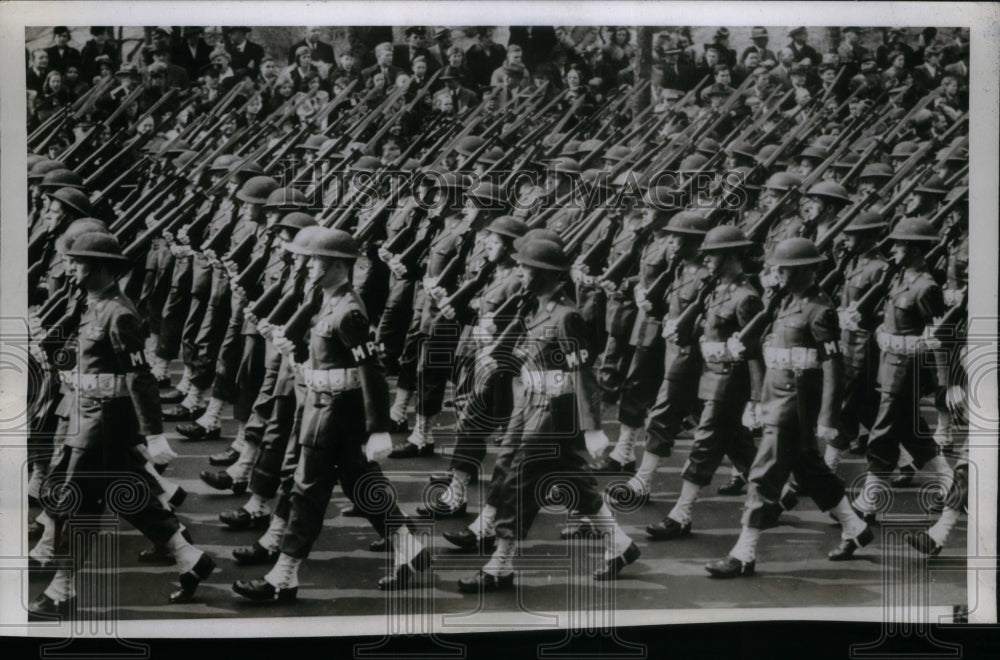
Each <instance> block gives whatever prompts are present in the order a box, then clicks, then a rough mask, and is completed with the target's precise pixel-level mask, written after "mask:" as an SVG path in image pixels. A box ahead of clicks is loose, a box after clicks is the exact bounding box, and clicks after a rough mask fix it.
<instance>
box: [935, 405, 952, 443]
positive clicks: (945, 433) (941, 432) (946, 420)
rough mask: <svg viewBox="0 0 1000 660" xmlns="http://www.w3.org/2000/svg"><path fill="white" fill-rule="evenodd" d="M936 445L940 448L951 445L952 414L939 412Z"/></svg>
mask: <svg viewBox="0 0 1000 660" xmlns="http://www.w3.org/2000/svg"><path fill="white" fill-rule="evenodd" d="M934 443H935V444H936V445H937V446H938V447H947V446H949V445H951V413H950V412H946V411H943V410H939V411H938V415H937V428H936V429H934Z"/></svg>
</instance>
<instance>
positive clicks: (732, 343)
mask: <svg viewBox="0 0 1000 660" xmlns="http://www.w3.org/2000/svg"><path fill="white" fill-rule="evenodd" d="M726 350H728V351H729V354H730V355H732V356H733V357H734V358H736V359H739V358H741V357H743V354H744V353H745V352H746V350H747V347H746V346H744V345H743V342H741V341H740V340H739V339H737V338H736V337H730V338H729V339H727V340H726Z"/></svg>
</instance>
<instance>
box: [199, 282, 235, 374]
mask: <svg viewBox="0 0 1000 660" xmlns="http://www.w3.org/2000/svg"><path fill="white" fill-rule="evenodd" d="M231 315H232V295H231V293H230V290H229V280H228V278H226V276H225V274H224V273H223V272H222V271H219V270H216V271H215V272H214V273H213V275H212V292H211V294H210V295H209V299H208V307H207V309H206V310H205V317H204V319H203V321H202V323H201V326H200V327H199V328H198V335H197V339H196V340H195V346H196V351H195V358H194V360H193V361H192V363H191V365H190V366H191V377H190V379H191V384H192V385H194V386H195V387H197V388H199V389H206V388H208V387H209V386H210V385H211V384H212V380H213V379H214V378H215V362H216V359H217V358H218V356H219V351H220V350H221V348H222V342H223V340H224V339H225V337H226V331H227V328H228V326H229V319H230V316H231Z"/></svg>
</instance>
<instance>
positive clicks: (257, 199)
mask: <svg viewBox="0 0 1000 660" xmlns="http://www.w3.org/2000/svg"><path fill="white" fill-rule="evenodd" d="M278 188H279V185H278V182H277V181H276V180H275V179H273V178H271V177H268V176H256V177H253V178H251V179H248V180H247V182H246V183H245V184H243V186H242V188H240V190H239V192H237V193H236V199H237V200H239V201H240V202H241V204H240V206H239V211H238V220H237V225H236V227H235V228H234V229H233V233H232V237H231V239H230V244H231V245H232V248H231V249H230V250H229V251H228V252H227V253H225V254H224V255H223V256H222V258H221V264H222V267H223V269H224V270H225V272H226V275H227V278H228V285H229V289H230V291H231V296H230V297H231V300H230V309H231V315H230V317H229V323H228V327H227V328H226V334H225V338H224V339H223V340H222V345H221V346H220V348H219V353H218V357H217V358H216V363H215V377H214V378H213V380H212V397H211V399H210V400H209V402H208V405H207V406H206V408H205V411H204V413H203V414H202V415H201V416H200V417H199V418H198V419H196V420H194V421H192V422H190V423H188V424H180V425H178V426H177V432H178V433H180V434H181V435H183V436H184V437H186V438H188V439H190V440H204V439H207V438H218V437H219V436H220V434H221V429H222V421H221V414H222V406H223V404H224V403H234V404H238V403H239V404H243V405H242V406H238V407H237V408H238V409H237V408H234V416H235V417H236V418H237V419H238V420H240V421H242V422H244V423H245V422H246V419H247V416H248V415H249V412H248V408H249V406H250V405H251V404H252V403H253V399H254V398H255V397H256V395H257V388H259V387H260V379H262V378H263V370H262V369H259V368H258V369H257V370H255V371H252V372H248V371H246V370H243V371H240V366H241V363H243V362H244V359H245V358H246V359H247V360H253V359H254V358H256V359H255V362H256V364H257V366H258V367H259V366H260V363H261V362H262V357H263V346H262V345H260V344H259V343H258V342H256V341H254V340H251V341H250V342H249V344H248V342H247V341H246V337H247V336H251V337H252V336H253V335H247V334H245V333H244V319H243V309H244V307H245V304H246V300H245V298H244V297H243V294H242V293H241V292H240V291H239V290H238V289H236V288H235V287H234V286H233V282H234V280H235V279H236V278H237V276H238V275H239V274H240V271H241V270H242V269H243V268H244V267H245V266H246V265H248V263H249V262H250V261H251V260H252V259H253V258H254V257H256V256H259V255H260V254H261V253H263V252H265V251H267V248H268V246H269V244H270V239H271V236H270V235H269V234H270V232H268V231H267V224H266V217H265V215H266V211H265V208H264V205H265V204H266V203H267V201H268V197H269V196H270V194H271V193H272V192H274V191H275V190H277V189H278ZM242 377H247V378H250V380H249V381H246V380H243V381H241V382H240V383H239V384H238V383H237V379H238V378H242ZM252 383H256V387H254V386H253V385H252ZM241 418H242V419H241ZM242 435H243V433H242V424H241V428H240V430H239V431H238V433H237V440H241V439H242ZM241 444H242V443H241ZM234 483H236V482H234ZM239 483H240V484H241V485H238V486H237V489H238V490H240V492H242V491H243V490H245V487H246V482H245V481H243V482H239ZM232 487H233V484H228V488H232Z"/></svg>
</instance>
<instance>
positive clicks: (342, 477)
mask: <svg viewBox="0 0 1000 660" xmlns="http://www.w3.org/2000/svg"><path fill="white" fill-rule="evenodd" d="M364 442H365V437H341V438H337V439H336V440H333V441H332V442H331V445H330V446H327V447H305V446H304V447H302V454H301V456H300V457H299V464H298V467H297V468H296V471H295V485H294V486H293V487H292V494H291V502H290V503H291V516H290V517H289V518H288V526H287V527H286V528H285V533H284V535H283V536H282V537H281V552H283V553H285V554H287V555H290V556H291V557H295V558H299V559H304V558H306V557H308V556H309V552H310V550H312V546H313V543H315V541H316V539H317V538H318V537H319V533H320V531H321V530H322V529H323V517H324V515H325V514H326V508H327V506H329V504H330V496H331V495H332V494H333V487H334V486H335V485H336V484H337V482H338V481H339V482H340V487H341V488H342V489H343V491H344V495H346V496H347V498H348V499H349V500H351V501H352V502H354V503H355V505H356V506H357V507H358V510H359V511H361V512H362V513H363V514H364V516H365V518H367V519H368V522H369V523H371V525H372V527H373V528H375V530H376V531H377V532H378V533H379V534H380V535H383V536H388V535H389V534H391V533H392V532H393V531H395V530H396V528H398V527H399V526H400V525H401V524H402V523H403V522H404V519H403V514H402V512H401V511H400V510H399V506H398V505H397V504H396V494H395V491H394V490H393V488H392V486H391V484H389V480H388V479H387V478H386V477H385V475H384V474H382V468H380V467H379V465H378V463H375V462H373V461H369V460H368V459H366V458H365V455H364V453H362V451H361V445H362V444H363V443H364Z"/></svg>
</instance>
